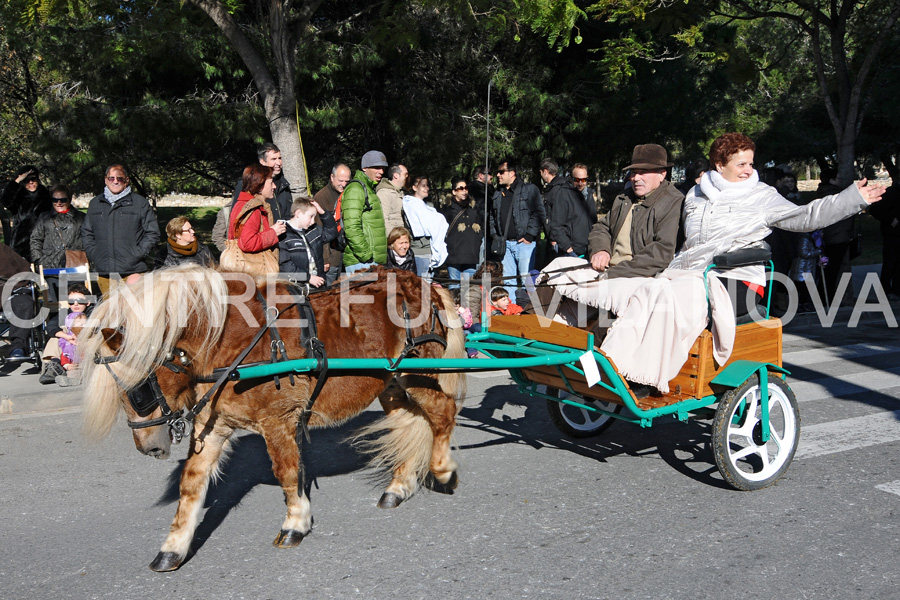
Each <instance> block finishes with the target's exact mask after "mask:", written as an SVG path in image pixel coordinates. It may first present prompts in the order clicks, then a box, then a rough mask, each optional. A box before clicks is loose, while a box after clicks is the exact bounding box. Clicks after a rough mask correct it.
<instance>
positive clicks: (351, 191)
mask: <svg viewBox="0 0 900 600" xmlns="http://www.w3.org/2000/svg"><path fill="white" fill-rule="evenodd" d="M387 166H388V161H387V157H385V155H384V153H382V152H378V151H377V150H370V151H368V152H366V153H365V154H363V157H362V161H361V164H360V167H362V168H361V170H359V171H357V172H356V174H355V175H354V176H353V179H351V180H350V183H348V184H347V187H345V188H344V193H343V195H342V198H341V217H342V220H343V222H344V235H345V236H346V237H347V248H346V249H345V250H344V270H345V271H347V273H353V272H355V271H359V270H360V269H365V268H366V267H371V266H372V265H375V264H379V265H383V264H384V263H385V262H387V233H386V232H385V230H384V215H383V214H382V212H381V201H380V200H379V199H378V195H377V194H376V193H375V186H377V185H378V183H379V182H380V181H381V178H382V177H384V170H385V169H386V168H387Z"/></svg>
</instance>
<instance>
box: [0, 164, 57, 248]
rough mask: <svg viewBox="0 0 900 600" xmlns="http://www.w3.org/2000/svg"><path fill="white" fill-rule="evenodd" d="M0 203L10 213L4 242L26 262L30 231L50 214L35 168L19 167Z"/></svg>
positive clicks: (45, 192)
mask: <svg viewBox="0 0 900 600" xmlns="http://www.w3.org/2000/svg"><path fill="white" fill-rule="evenodd" d="M0 203H2V204H3V206H4V207H6V208H7V209H9V211H10V212H11V213H12V229H11V230H9V231H8V232H7V228H4V241H5V242H6V244H7V245H8V246H11V247H12V249H13V250H15V251H16V253H17V254H19V255H20V256H23V257H25V258H26V259H27V258H28V256H29V250H30V242H29V240H30V239H31V231H32V229H34V225H35V223H37V220H38V218H39V217H40V216H41V215H42V214H44V213H46V212H49V211H50V193H49V192H48V191H47V188H46V187H44V185H43V184H42V183H41V180H40V173H39V172H38V170H37V167H35V166H33V165H25V166H23V167H21V168H20V169H19V170H18V172H17V173H16V177H15V179H13V180H11V181H10V182H9V183H8V184H7V185H6V187H5V188H4V189H3V192H2V193H0Z"/></svg>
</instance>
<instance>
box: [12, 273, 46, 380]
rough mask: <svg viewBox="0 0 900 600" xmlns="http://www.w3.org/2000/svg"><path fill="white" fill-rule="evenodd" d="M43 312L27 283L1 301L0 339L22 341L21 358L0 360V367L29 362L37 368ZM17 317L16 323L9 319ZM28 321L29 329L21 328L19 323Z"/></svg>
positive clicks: (43, 335) (35, 292) (43, 341)
mask: <svg viewBox="0 0 900 600" xmlns="http://www.w3.org/2000/svg"><path fill="white" fill-rule="evenodd" d="M42 309H43V299H42V295H41V290H40V287H39V285H38V283H37V282H34V281H28V282H26V283H25V284H24V285H21V286H19V287H17V288H16V289H14V290H13V291H12V293H11V294H9V297H8V298H3V304H2V310H0V338H2V339H6V340H8V341H10V343H12V342H13V340H16V339H22V338H24V348H21V350H22V356H6V357H0V365H2V366H6V365H7V364H9V363H12V364H14V363H21V362H31V363H33V364H34V366H35V367H37V368H40V367H41V354H42V353H43V350H44V345H45V344H46V342H47V324H46V322H45V321H44V320H43V319H41V318H40V316H41V313H42ZM13 315H15V316H16V317H18V319H16V320H18V321H19V323H16V322H15V321H16V320H14V319H13ZM23 320H24V321H28V322H30V323H31V327H21V326H20V325H21V321H23ZM16 354H18V353H16Z"/></svg>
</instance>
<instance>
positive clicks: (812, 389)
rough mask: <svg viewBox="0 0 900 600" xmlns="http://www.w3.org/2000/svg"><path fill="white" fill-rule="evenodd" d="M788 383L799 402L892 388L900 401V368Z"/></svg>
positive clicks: (789, 380)
mask: <svg viewBox="0 0 900 600" xmlns="http://www.w3.org/2000/svg"><path fill="white" fill-rule="evenodd" d="M786 368H787V367H786ZM788 370H790V368H788ZM788 383H790V386H791V389H792V390H794V394H795V395H796V396H797V401H798V402H806V401H809V400H818V399H820V398H828V397H835V396H845V395H847V394H857V393H860V392H873V391H880V390H888V389H890V388H896V390H895V391H894V392H893V394H892V395H895V397H897V398H898V399H900V367H897V368H894V369H878V370H868V371H863V372H862V373H852V374H850V375H835V376H832V377H822V378H820V379H813V380H810V381H793V380H791V378H790V377H788Z"/></svg>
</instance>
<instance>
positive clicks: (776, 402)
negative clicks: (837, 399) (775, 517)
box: [712, 375, 800, 491]
mask: <svg viewBox="0 0 900 600" xmlns="http://www.w3.org/2000/svg"><path fill="white" fill-rule="evenodd" d="M761 415H762V412H761V407H760V386H759V376H757V375H754V376H753V377H750V378H749V379H747V381H745V382H744V383H742V384H741V385H740V386H739V387H738V388H736V389H733V390H729V391H728V392H726V393H725V394H723V395H722V398H721V399H720V400H719V407H718V409H717V410H716V417H715V420H714V421H713V430H712V445H713V455H714V456H715V459H716V466H717V467H718V468H719V471H720V472H721V473H722V476H723V477H724V478H725V481H727V482H728V483H730V484H731V485H733V486H734V487H735V488H737V489H739V490H745V491H752V490H759V489H762V488H764V487H768V486H770V485H772V484H773V483H775V482H776V481H777V480H778V478H779V477H781V476H782V475H783V474H784V472H785V471H787V469H788V466H790V464H791V460H793V458H794V453H795V452H796V451H797V443H798V442H799V441H800V414H799V413H798V410H797V398H796V397H795V396H794V392H793V391H792V390H791V388H790V387H789V386H788V384H787V383H785V382H784V381H783V380H782V379H780V378H777V377H772V378H770V379H769V440H768V441H767V442H765V443H763V441H762V435H761V433H762V421H761V420H760V419H761Z"/></svg>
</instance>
